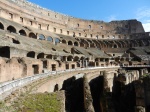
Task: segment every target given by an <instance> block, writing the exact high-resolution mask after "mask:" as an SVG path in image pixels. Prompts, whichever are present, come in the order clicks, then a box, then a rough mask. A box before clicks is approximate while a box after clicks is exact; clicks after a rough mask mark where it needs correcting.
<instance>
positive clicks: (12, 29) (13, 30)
mask: <svg viewBox="0 0 150 112" xmlns="http://www.w3.org/2000/svg"><path fill="white" fill-rule="evenodd" d="M7 31H9V32H10V33H11V32H12V33H17V31H16V28H15V27H13V26H11V25H10V26H8V27H7Z"/></svg>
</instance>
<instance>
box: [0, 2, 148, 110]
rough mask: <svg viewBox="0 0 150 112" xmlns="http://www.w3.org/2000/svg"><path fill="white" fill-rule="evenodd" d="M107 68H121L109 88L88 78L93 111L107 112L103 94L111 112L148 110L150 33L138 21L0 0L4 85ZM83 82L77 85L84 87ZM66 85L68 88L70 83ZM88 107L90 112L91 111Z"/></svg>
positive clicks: (1, 76) (0, 81) (0, 63)
mask: <svg viewBox="0 0 150 112" xmlns="http://www.w3.org/2000/svg"><path fill="white" fill-rule="evenodd" d="M109 67H112V68H113V67H114V68H115V67H118V69H117V73H115V74H114V75H113V78H112V79H113V81H112V83H113V85H112V86H111V87H112V88H111V89H110V88H109V89H108V88H107V87H106V88H105V86H106V85H107V84H105V79H103V78H104V77H102V76H99V77H97V78H96V79H93V80H91V81H89V87H90V91H91V96H92V99H93V104H92V105H93V108H94V109H93V110H94V111H93V112H105V111H104V110H105V109H106V108H104V107H105V106H103V108H102V105H104V104H106V103H104V102H103V101H101V100H100V97H101V96H103V95H104V93H106V94H105V95H106V96H107V97H106V98H105V100H111V101H110V102H109V101H107V102H108V103H107V105H108V108H107V109H108V110H109V111H108V112H145V111H147V112H149V111H150V96H149V95H148V93H149V91H150V89H148V87H149V86H148V81H149V80H148V79H149V77H148V78H146V79H145V78H144V77H145V76H146V75H147V74H148V76H149V70H150V69H149V67H150V32H145V31H144V28H143V26H142V23H141V22H140V21H137V20H136V19H131V20H120V21H110V22H104V21H96V20H86V19H80V18H75V17H71V16H68V15H65V14H61V13H58V12H54V11H51V10H48V9H46V8H42V7H40V6H38V5H36V4H33V3H30V2H28V1H26V0H1V1H0V84H3V83H6V82H10V81H13V80H18V79H21V78H25V77H29V76H34V75H36V74H43V73H47V72H55V71H67V70H74V71H76V70H78V69H80V68H82V69H83V68H105V69H106V70H105V72H108V71H109V70H108V71H107V68H109ZM145 74H146V75H145ZM68 81H70V80H68ZM71 81H72V79H71ZM66 82H67V80H66ZM81 82H83V81H82V80H76V81H75V82H74V84H75V83H78V85H80V86H84V85H82V84H80V83H81ZM103 82H104V83H103ZM106 82H108V83H109V80H106ZM68 84H69V82H68ZM95 84H96V85H97V86H95ZM68 86H69V85H68ZM76 86H77V85H72V87H74V88H76V90H75V89H73V90H74V91H79V92H81V91H83V90H80V89H81V88H79V89H77V87H76ZM64 88H65V89H66V91H67V89H68V88H67V84H66V86H65V87H64ZM62 89H63V88H62ZM65 89H64V90H65ZM143 91H144V92H143ZM72 94H74V96H75V95H76V92H74V93H72ZM102 94H103V95H102ZM96 95H97V96H96ZM78 96H79V97H80V99H82V98H83V97H82V94H80V95H78ZM81 97H82V98H81ZM66 98H67V96H66ZM98 99H99V100H98ZM72 100H75V101H76V98H73V99H72ZM72 100H71V101H72ZM97 100H98V101H97ZM69 101H70V100H69ZM71 101H70V102H71ZM80 102H82V101H81V100H80ZM98 102H99V103H98ZM77 103H78V102H77ZM111 103H113V105H111ZM72 104H73V103H72ZM66 105H67V107H66V108H67V109H68V108H69V106H68V105H69V104H68V103H66ZM74 105H75V104H74ZM99 105H101V106H99ZM110 105H111V106H110ZM70 108H72V109H70V110H69V109H68V111H67V112H79V111H80V112H82V111H87V110H85V108H84V104H83V105H82V107H81V108H79V107H78V108H79V110H77V109H75V106H74V107H70ZM87 108H88V107H87ZM67 109H66V110H67ZM90 109H91V111H87V112H92V108H90Z"/></svg>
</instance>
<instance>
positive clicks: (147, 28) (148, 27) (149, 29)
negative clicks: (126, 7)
mask: <svg viewBox="0 0 150 112" xmlns="http://www.w3.org/2000/svg"><path fill="white" fill-rule="evenodd" d="M143 27H144V29H145V32H150V22H149V23H143Z"/></svg>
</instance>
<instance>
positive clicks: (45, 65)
mask: <svg viewBox="0 0 150 112" xmlns="http://www.w3.org/2000/svg"><path fill="white" fill-rule="evenodd" d="M43 68H47V61H46V60H45V61H43Z"/></svg>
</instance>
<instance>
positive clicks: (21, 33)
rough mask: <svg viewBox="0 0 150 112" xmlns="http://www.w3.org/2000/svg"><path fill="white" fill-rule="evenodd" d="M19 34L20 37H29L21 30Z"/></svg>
mask: <svg viewBox="0 0 150 112" xmlns="http://www.w3.org/2000/svg"><path fill="white" fill-rule="evenodd" d="M19 34H20V35H23V36H27V34H26V32H25V31H24V30H20V31H19Z"/></svg>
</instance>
